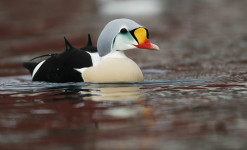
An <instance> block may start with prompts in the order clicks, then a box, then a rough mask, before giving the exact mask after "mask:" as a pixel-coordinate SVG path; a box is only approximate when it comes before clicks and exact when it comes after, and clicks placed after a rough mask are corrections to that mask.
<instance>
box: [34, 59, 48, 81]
mask: <svg viewBox="0 0 247 150" xmlns="http://www.w3.org/2000/svg"><path fill="white" fill-rule="evenodd" d="M44 62H45V60H43V61H42V62H40V63H39V64H38V65H37V66H36V67H35V68H34V70H33V74H32V79H33V77H34V76H35V74H36V73H37V71H38V70H39V68H40V67H41V66H42V65H43V63H44Z"/></svg>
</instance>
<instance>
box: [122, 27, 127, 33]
mask: <svg viewBox="0 0 247 150" xmlns="http://www.w3.org/2000/svg"><path fill="white" fill-rule="evenodd" d="M120 32H121V33H127V32H128V31H127V29H125V28H123V29H121V31H120Z"/></svg>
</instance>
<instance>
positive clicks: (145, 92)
mask: <svg viewBox="0 0 247 150" xmlns="http://www.w3.org/2000/svg"><path fill="white" fill-rule="evenodd" d="M155 73H156V72H155ZM246 91H247V84H246V82H241V81H237V82H236V81H226V80H223V79H220V80H219V79H170V80H146V81H145V82H143V83H118V84H97V83H62V84H61V83H46V82H31V81H30V76H13V77H3V78H1V87H0V96H1V101H0V118H1V119H0V129H1V136H0V143H1V145H2V148H4V149H26V148H28V149H30V148H31V149H35V148H37V147H39V148H40V149H64V148H68V149H84V148H86V149H118V148H120V149H133V148H134V149H160V148H167V147H169V149H174V150H175V149H198V148H200V149H210V148H211V147H223V148H225V149H227V148H229V147H233V148H235V147H234V146H236V147H240V148H246V146H247V145H246V123H247V120H246V117H245V116H246V114H247V111H246V106H247V101H246V97H247V92H246ZM192 141H198V142H197V143H195V142H192ZM229 143H231V144H229ZM202 147H203V148H202Z"/></svg>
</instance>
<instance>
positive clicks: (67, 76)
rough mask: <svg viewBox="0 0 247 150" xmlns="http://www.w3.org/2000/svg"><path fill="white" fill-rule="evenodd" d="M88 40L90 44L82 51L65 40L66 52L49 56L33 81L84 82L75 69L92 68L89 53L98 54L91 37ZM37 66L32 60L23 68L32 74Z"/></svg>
mask: <svg viewBox="0 0 247 150" xmlns="http://www.w3.org/2000/svg"><path fill="white" fill-rule="evenodd" d="M88 38H89V41H88V44H87V45H86V46H85V47H83V48H80V49H77V48H74V47H72V46H71V45H70V43H69V42H68V41H67V39H66V38H65V46H66V49H65V51H64V52H63V53H61V54H49V55H48V56H49V58H48V59H46V60H45V62H44V63H43V64H42V65H41V67H40V68H39V69H38V71H37V72H36V74H35V75H34V77H33V79H32V80H33V81H46V82H56V83H64V82H83V78H82V76H81V73H80V72H78V71H76V70H75V69H80V68H85V67H90V66H92V65H93V64H92V59H91V56H90V54H89V53H88V52H90V53H93V52H97V48H96V47H94V46H93V45H92V42H91V38H90V35H89V36H88ZM43 56H47V55H43ZM43 56H39V57H36V58H40V57H43ZM36 58H34V59H36ZM37 65H38V63H37V62H33V61H32V60H31V61H30V62H25V63H23V66H24V67H25V68H27V69H28V70H29V72H30V73H31V74H32V73H33V71H34V68H35V67H36V66H37Z"/></svg>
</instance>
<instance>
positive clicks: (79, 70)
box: [74, 68, 88, 75]
mask: <svg viewBox="0 0 247 150" xmlns="http://www.w3.org/2000/svg"><path fill="white" fill-rule="evenodd" d="M74 69H75V70H76V71H78V72H80V73H81V75H83V72H84V71H85V70H86V69H88V68H78V69H77V68H74Z"/></svg>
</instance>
